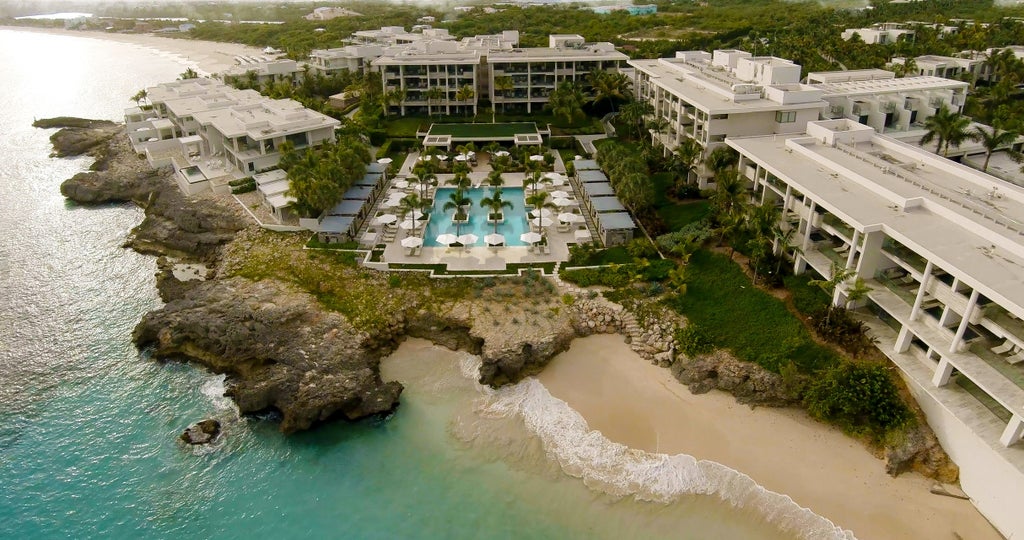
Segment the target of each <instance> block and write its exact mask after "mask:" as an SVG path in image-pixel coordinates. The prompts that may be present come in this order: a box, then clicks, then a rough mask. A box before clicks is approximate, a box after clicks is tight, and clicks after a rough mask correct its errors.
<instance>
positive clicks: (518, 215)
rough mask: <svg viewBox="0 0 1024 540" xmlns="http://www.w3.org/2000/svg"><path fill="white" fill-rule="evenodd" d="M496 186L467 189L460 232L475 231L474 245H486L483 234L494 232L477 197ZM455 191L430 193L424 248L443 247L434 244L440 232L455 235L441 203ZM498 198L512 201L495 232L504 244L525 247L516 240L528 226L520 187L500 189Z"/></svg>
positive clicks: (486, 193)
mask: <svg viewBox="0 0 1024 540" xmlns="http://www.w3.org/2000/svg"><path fill="white" fill-rule="evenodd" d="M495 189H496V188H492V187H481V188H474V189H467V190H466V196H467V197H469V200H470V201H472V202H471V203H470V208H469V223H463V224H462V227H460V231H459V232H460V233H461V234H470V233H472V234H475V235H477V236H478V237H479V238H480V240H479V241H478V242H477V243H476V244H475V245H476V246H486V244H484V236H487V235H488V234H492V233H494V224H493V223H487V213H488V212H489V211H490V210H489V209H487V208H484V207H482V206H480V200H481V199H483V198H484V197H490V196H491V195H492V194H493V193H494V190H495ZM453 192H455V188H438V189H437V194H436V195H435V196H434V206H433V209H432V210H431V211H430V223H428V224H427V231H426V233H425V234H424V238H423V245H425V246H427V247H444V246H443V245H442V244H438V243H437V237H438V235H441V234H448V233H450V234H456V232H455V224H454V223H452V211H451V210H449V211H447V212H445V211H444V203H446V202H448V200H449V199H448V196H449V195H450V194H452V193H453ZM501 198H502V199H503V200H505V201H508V202H510V203H512V208H505V209H504V213H505V223H500V224H498V234H503V235H505V245H506V246H525V245H526V244H525V243H523V242H522V241H521V240H519V235H521V234H523V233H524V232H527V231H529V230H530V229H529V228H528V227H527V225H526V209H525V208H523V188H521V187H514V188H501Z"/></svg>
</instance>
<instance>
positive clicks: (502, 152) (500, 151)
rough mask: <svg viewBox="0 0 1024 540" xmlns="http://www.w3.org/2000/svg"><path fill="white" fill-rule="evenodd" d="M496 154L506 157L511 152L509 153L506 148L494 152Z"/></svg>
mask: <svg viewBox="0 0 1024 540" xmlns="http://www.w3.org/2000/svg"><path fill="white" fill-rule="evenodd" d="M494 155H496V156H501V157H504V156H508V155H511V154H509V153H508V152H507V151H506V150H498V151H497V152H495V153H494Z"/></svg>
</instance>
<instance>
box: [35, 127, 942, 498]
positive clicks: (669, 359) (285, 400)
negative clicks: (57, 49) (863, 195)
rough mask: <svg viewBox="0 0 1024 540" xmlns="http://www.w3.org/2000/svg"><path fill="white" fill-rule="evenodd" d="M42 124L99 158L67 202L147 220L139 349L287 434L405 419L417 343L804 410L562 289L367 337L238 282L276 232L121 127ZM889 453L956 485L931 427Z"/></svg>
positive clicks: (715, 358) (589, 297) (494, 374)
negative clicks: (597, 360)
mask: <svg viewBox="0 0 1024 540" xmlns="http://www.w3.org/2000/svg"><path fill="white" fill-rule="evenodd" d="M36 125H37V126H38V127H50V128H53V127H56V128H61V129H60V130H59V131H58V132H56V133H55V134H54V135H53V137H52V138H51V140H52V141H53V144H54V148H55V152H54V155H56V156H73V155H83V154H85V155H91V156H95V157H96V158H97V161H96V164H94V165H93V167H92V168H91V170H89V171H87V172H83V173H80V174H77V175H75V176H74V177H72V178H70V179H68V180H67V181H65V182H64V183H63V184H62V185H61V193H62V194H64V195H65V196H66V197H67V198H69V199H71V200H73V201H75V202H78V203H80V204H106V203H111V202H124V201H130V202H134V203H135V204H137V205H139V206H140V207H142V208H143V209H144V210H145V218H144V220H143V221H142V223H140V224H139V226H138V227H136V228H135V230H133V231H132V233H131V234H130V237H129V239H128V241H127V242H126V244H125V246H126V247H130V248H132V249H135V250H137V251H140V252H142V253H146V254H152V255H157V256H159V257H160V259H159V260H158V268H159V271H158V275H157V287H158V289H159V292H160V296H161V298H162V299H163V300H164V302H165V303H166V304H165V305H164V306H163V307H161V308H159V309H157V310H154V311H153V312H150V313H148V314H146V315H145V316H144V317H143V319H142V321H140V322H139V324H138V326H137V327H136V329H135V331H134V334H133V338H134V340H135V342H136V344H137V345H138V346H139V347H152V348H153V352H154V356H155V357H157V358H161V359H164V358H167V359H169V358H185V359H188V360H190V361H194V362H196V363H199V364H201V365H203V366H205V367H207V368H208V369H210V370H212V371H214V372H216V373H224V374H226V375H227V395H228V396H229V397H231V398H232V399H233V400H234V401H235V403H236V404H237V406H238V408H239V411H240V412H241V413H243V414H247V413H258V412H263V411H268V410H274V411H278V412H280V414H281V417H282V420H281V425H280V429H281V430H282V431H284V432H286V433H292V432H296V431H302V430H306V429H310V428H312V427H315V426H316V425H318V424H320V423H323V422H326V421H329V420H332V419H336V418H343V419H347V420H358V419H360V418H365V417H374V416H383V415H387V414H390V413H391V412H392V411H394V410H395V408H396V407H397V406H398V404H399V396H400V394H401V391H402V386H401V385H400V384H399V383H397V382H385V381H383V380H381V377H380V369H379V366H380V362H381V360H382V359H383V358H384V357H386V356H387V355H388V354H390V353H391V352H392V351H393V350H394V349H395V348H396V347H397V346H398V344H399V343H401V341H402V340H403V339H405V338H406V337H420V338H425V339H428V340H430V341H432V342H434V343H436V344H438V345H442V346H445V347H448V348H450V349H455V350H464V351H467V352H470V353H472V354H477V355H480V357H481V359H482V366H481V368H480V382H481V383H482V384H486V385H491V386H494V387H498V386H502V385H505V384H510V383H515V382H517V381H519V380H521V379H522V378H524V377H526V376H529V375H533V374H536V373H538V372H540V371H541V370H542V369H543V368H544V366H545V365H546V364H547V363H548V362H549V361H550V360H551V358H553V357H554V356H555V355H557V354H559V353H561V352H563V351H565V350H567V349H568V348H569V345H570V343H571V342H572V340H574V339H575V338H577V337H582V336H587V335H590V334H594V333H621V334H623V335H625V336H626V339H627V341H628V342H629V343H630V346H631V348H632V349H633V350H634V351H635V352H637V353H638V354H639V355H640V356H642V357H643V358H645V359H647V360H649V361H651V362H652V363H654V364H657V365H659V366H661V367H665V368H669V369H671V371H672V373H673V375H674V376H675V377H676V378H677V379H678V380H679V381H680V382H681V383H683V384H686V385H687V386H689V388H690V389H691V391H693V392H694V393H702V392H707V391H709V390H711V389H721V390H724V391H727V392H729V393H731V394H733V395H734V396H735V397H736V398H737V400H738V401H740V402H741V403H746V404H749V405H751V406H781V407H785V406H794V405H797V404H798V403H799V397H798V393H797V392H796V391H794V389H793V388H792V387H791V385H790V384H789V383H787V381H785V380H783V378H782V377H780V376H779V375H777V374H774V373H770V372H767V371H766V370H764V369H762V368H760V367H759V366H757V365H754V364H750V363H747V362H741V361H739V360H736V359H735V358H733V357H732V356H731V355H729V354H727V353H721V352H720V353H715V354H713V355H708V356H704V357H700V358H694V359H690V358H686V357H685V356H683V355H681V354H677V353H676V351H675V344H674V342H673V334H674V331H675V329H676V328H678V327H680V326H682V325H685V321H684V320H683V319H682V318H681V317H679V316H678V315H675V314H673V313H669V312H667V311H663V312H659V313H656V314H654V315H651V314H650V313H646V312H645V314H644V315H643V317H642V319H643V320H639V318H638V316H639V315H640V313H639V312H638V311H637V310H631V309H626V308H624V307H623V306H622V305H619V304H616V303H613V302H611V301H608V300H606V299H605V298H603V297H602V296H600V295H595V294H586V293H585V292H584V291H579V290H574V289H573V288H572V287H568V286H566V285H565V284H563V283H561V282H560V280H558V279H557V277H556V278H555V282H557V283H558V284H559V285H562V286H563V287H564V288H568V290H570V292H572V293H573V294H567V295H565V296H563V297H562V299H561V300H562V301H561V302H559V299H557V298H556V295H555V294H553V293H554V292H555V291H554V290H553V289H552V290H551V291H548V293H547V296H548V297H549V298H548V299H547V300H546V301H547V302H551V303H553V304H551V303H549V304H544V305H543V306H542V307H544V308H546V309H547V311H546V312H545V313H544V315H545V316H540V315H539V313H540V312H539V311H536V310H534V309H531V308H529V307H525V306H515V305H504V304H503V303H501V302H496V301H495V299H494V298H477V299H472V298H470V299H460V300H456V301H454V302H443V303H441V304H438V305H433V306H429V307H427V306H417V307H415V308H414V309H411V310H406V311H402V310H396V311H395V312H394V313H393V314H391V315H390V319H389V320H388V323H387V324H386V325H385V326H384V327H383V328H380V329H378V330H377V331H374V332H367V331H363V330H360V329H358V328H357V327H356V326H355V325H353V323H352V321H350V320H348V319H347V318H346V317H345V316H344V315H342V314H341V313H338V312H336V311H331V310H328V309H326V308H325V307H324V305H323V303H322V302H320V301H319V300H318V299H317V298H316V297H315V296H314V295H313V294H310V292H308V291H309V289H308V288H306V290H303V289H302V288H299V287H296V286H295V285H294V284H292V283H286V282H283V281H280V280H277V279H272V278H267V279H259V280H254V279H247V278H243V277H239V276H237V275H232V272H230V271H228V268H229V267H230V266H231V265H232V264H238V259H240V258H244V257H245V255H246V252H247V250H248V249H249V248H250V247H251V242H250V241H251V239H252V238H254V237H256V236H258V235H260V234H266V233H263V232H262V231H260V230H259V229H258V228H257V227H256V226H255V225H254V224H251V222H249V221H248V220H247V218H246V216H245V215H244V211H243V209H242V208H241V207H240V206H238V205H237V204H235V203H234V202H233V201H230V200H224V199H223V198H217V197H213V196H194V197H187V196H185V195H184V194H182V193H181V191H180V190H179V189H178V188H177V186H176V185H175V183H174V181H173V179H172V178H171V177H170V174H169V173H168V172H167V171H154V170H152V169H151V168H150V167H149V166H148V163H147V162H146V161H145V160H144V159H140V158H139V157H138V156H137V155H136V154H135V153H134V151H133V150H132V149H131V147H130V146H129V144H128V143H127V140H126V137H124V136H123V126H120V125H117V124H113V123H109V122H95V121H88V120H79V119H68V118H60V119H53V120H44V121H38V122H37V123H36ZM182 262H196V263H202V264H203V265H204V267H206V268H209V270H208V271H207V272H206V275H205V276H202V278H203V279H196V280H183V279H178V277H176V276H175V272H174V271H173V270H174V267H175V265H176V264H180V263H182ZM566 297H568V299H567V298H566ZM495 306H496V307H497V308H498V309H497V310H493V309H492V307H495ZM531 313H533V314H535V315H530V314H531ZM527 319H529V320H530V325H527V324H525V323H526V320H527ZM884 453H885V456H884V457H885V459H886V469H887V471H888V472H890V474H894V475H895V474H898V473H900V472H903V471H906V470H911V469H913V470H916V471H918V472H921V473H923V474H925V475H927V476H931V477H933V478H938V479H941V480H945V481H949V480H952V479H954V478H955V475H956V471H955V466H954V465H952V464H951V463H950V462H949V460H948V457H946V455H945V453H944V452H943V451H942V449H941V447H940V446H939V445H938V442H937V441H936V439H935V437H934V434H932V433H931V431H930V430H928V429H927V427H923V428H916V429H915V430H914V431H913V432H911V433H909V434H908V436H907V437H906V440H904V441H900V442H899V443H894V444H891V445H890V446H889V448H887V449H886V450H885V452H884ZM880 457H883V456H880Z"/></svg>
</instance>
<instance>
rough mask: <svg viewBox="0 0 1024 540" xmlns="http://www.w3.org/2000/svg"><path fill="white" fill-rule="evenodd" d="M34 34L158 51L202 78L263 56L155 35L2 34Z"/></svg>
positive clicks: (255, 50) (39, 30)
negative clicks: (243, 58) (238, 60)
mask: <svg viewBox="0 0 1024 540" xmlns="http://www.w3.org/2000/svg"><path fill="white" fill-rule="evenodd" d="M4 30H7V31H12V32H34V33H37V34H50V35H56V36H70V37H78V38H85V39H99V40H105V41H114V42H118V43H126V44H129V45H135V46H138V47H141V48H143V49H149V50H152V51H155V52H156V54H158V55H160V56H166V57H169V58H171V59H174V60H176V61H178V62H180V63H181V64H182V66H183V67H193V68H195V69H196V71H198V72H199V74H200V75H204V76H206V75H212V74H214V73H220V72H222V71H224V70H225V69H228V68H230V67H233V66H235V65H236V63H235V57H236V56H243V55H245V56H251V55H262V54H263V51H262V50H260V49H258V48H256V47H250V46H248V45H242V44H239V43H221V42H218V41H202V40H196V39H176V38H168V37H161V36H155V35H152V34H117V33H108V32H97V31H91V30H63V29H60V28H37V27H32V26H0V31H4Z"/></svg>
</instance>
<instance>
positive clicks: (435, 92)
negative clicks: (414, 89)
mask: <svg viewBox="0 0 1024 540" xmlns="http://www.w3.org/2000/svg"><path fill="white" fill-rule="evenodd" d="M423 95H424V97H426V98H427V116H433V115H434V109H433V105H434V102H435V101H437V100H439V99H444V97H445V96H446V95H447V92H445V91H444V88H441V87H440V86H431V87H430V88H427V91H426V92H424V93H423Z"/></svg>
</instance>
